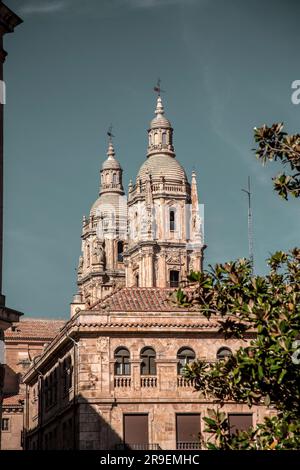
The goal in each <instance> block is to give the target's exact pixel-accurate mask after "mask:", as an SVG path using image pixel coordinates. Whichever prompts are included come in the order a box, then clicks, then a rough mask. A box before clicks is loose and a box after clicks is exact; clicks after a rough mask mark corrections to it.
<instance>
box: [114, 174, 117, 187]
mask: <svg viewBox="0 0 300 470" xmlns="http://www.w3.org/2000/svg"><path fill="white" fill-rule="evenodd" d="M116 183H117V175H116V173H114V174H113V184H116Z"/></svg>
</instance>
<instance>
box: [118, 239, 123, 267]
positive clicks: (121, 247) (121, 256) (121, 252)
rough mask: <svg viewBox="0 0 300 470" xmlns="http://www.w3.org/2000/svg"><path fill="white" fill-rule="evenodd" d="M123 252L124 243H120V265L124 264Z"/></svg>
mask: <svg viewBox="0 0 300 470" xmlns="http://www.w3.org/2000/svg"><path fill="white" fill-rule="evenodd" d="M123 251H124V244H123V242H118V261H119V263H123Z"/></svg>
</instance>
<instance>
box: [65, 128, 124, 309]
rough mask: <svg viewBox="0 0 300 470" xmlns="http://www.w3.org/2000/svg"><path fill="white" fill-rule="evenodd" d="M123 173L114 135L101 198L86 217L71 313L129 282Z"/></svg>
mask: <svg viewBox="0 0 300 470" xmlns="http://www.w3.org/2000/svg"><path fill="white" fill-rule="evenodd" d="M122 173H123V170H122V168H121V165H120V163H119V162H118V161H117V159H116V158H115V150H114V146H113V143H112V139H111V136H110V138H109V143H108V151H107V159H106V160H105V161H104V162H103V164H102V169H101V170H100V189H99V197H98V199H97V200H96V201H95V203H94V204H93V205H92V207H91V210H90V214H89V217H88V218H86V217H85V216H84V217H83V223H82V236H81V238H82V253H81V255H80V257H79V264H78V269H77V285H78V294H76V295H75V297H74V301H73V304H71V315H72V314H74V313H75V310H76V307H78V306H80V305H82V304H84V305H92V304H93V303H94V302H96V301H98V300H100V299H102V298H103V297H105V296H106V295H107V294H109V293H110V292H111V291H112V290H113V289H115V288H116V287H117V286H123V285H124V284H125V272H124V263H123V252H124V243H125V240H126V233H127V204H126V197H125V196H124V189H123V183H122Z"/></svg>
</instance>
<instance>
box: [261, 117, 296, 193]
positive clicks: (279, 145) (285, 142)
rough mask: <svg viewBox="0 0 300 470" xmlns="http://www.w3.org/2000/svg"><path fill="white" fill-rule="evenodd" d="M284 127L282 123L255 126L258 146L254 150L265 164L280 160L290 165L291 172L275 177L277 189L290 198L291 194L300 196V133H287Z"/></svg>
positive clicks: (285, 164) (287, 165)
mask: <svg viewBox="0 0 300 470" xmlns="http://www.w3.org/2000/svg"><path fill="white" fill-rule="evenodd" d="M282 129H283V124H282V123H276V124H273V125H272V126H271V127H267V126H266V125H264V126H262V127H260V128H254V139H255V142H256V143H257V148H256V149H253V150H254V151H255V153H256V157H257V158H258V159H259V160H261V161H262V163H263V164H266V163H267V161H273V160H274V161H276V160H280V161H281V163H282V164H283V165H284V166H286V167H288V169H289V172H290V173H291V174H289V175H286V174H284V173H282V174H279V175H278V176H276V177H274V178H273V181H274V189H275V191H276V192H277V193H278V194H279V195H280V196H281V197H282V198H284V199H288V196H289V195H292V196H294V197H299V196H300V134H295V135H287V133H286V132H283V131H282Z"/></svg>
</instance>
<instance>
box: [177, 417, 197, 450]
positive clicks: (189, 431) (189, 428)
mask: <svg viewBox="0 0 300 470" xmlns="http://www.w3.org/2000/svg"><path fill="white" fill-rule="evenodd" d="M176 449H178V450H180V449H182V450H184V449H186V450H190V449H200V414H199V413H197V414H191V413H188V414H181V413H180V414H177V415H176Z"/></svg>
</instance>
